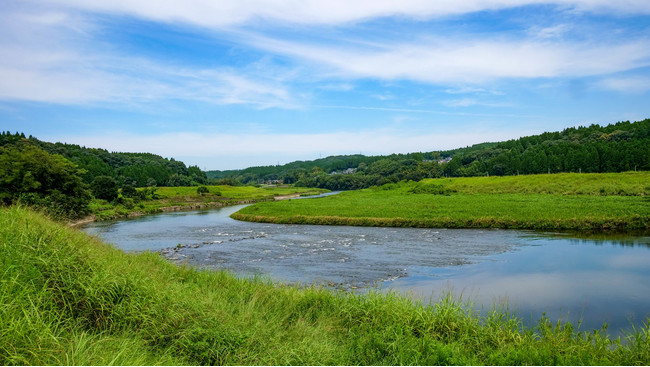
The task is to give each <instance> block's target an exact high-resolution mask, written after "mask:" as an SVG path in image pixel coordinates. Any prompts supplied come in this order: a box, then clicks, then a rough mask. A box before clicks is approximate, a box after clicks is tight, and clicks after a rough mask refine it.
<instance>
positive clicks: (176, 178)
mask: <svg viewBox="0 0 650 367" xmlns="http://www.w3.org/2000/svg"><path fill="white" fill-rule="evenodd" d="M25 143H31V144H33V145H34V146H36V147H39V148H40V149H42V150H44V151H46V152H48V153H50V154H58V155H61V156H63V157H64V158H66V159H68V160H69V161H70V162H72V163H74V164H76V165H77V167H78V168H80V169H82V170H83V172H82V173H81V177H82V179H83V181H84V182H85V183H87V184H90V183H91V182H92V181H93V180H94V179H95V178H96V177H98V176H110V177H113V178H114V179H115V180H116V181H117V182H118V184H119V185H120V186H121V185H125V184H126V185H132V186H134V187H145V186H192V185H198V184H205V183H207V177H206V175H205V172H203V171H201V170H200V169H199V168H198V167H197V166H190V167H187V166H186V165H185V163H183V162H181V161H177V160H174V158H169V159H168V158H163V157H161V156H159V155H156V154H151V153H119V152H109V151H107V150H105V149H96V148H86V147H81V146H79V145H74V144H63V143H49V142H44V141H40V140H38V139H36V138H35V137H32V136H29V137H28V138H27V137H25V134H23V133H15V134H12V133H10V132H3V133H1V134H0V146H7V145H12V146H16V145H17V144H25Z"/></svg>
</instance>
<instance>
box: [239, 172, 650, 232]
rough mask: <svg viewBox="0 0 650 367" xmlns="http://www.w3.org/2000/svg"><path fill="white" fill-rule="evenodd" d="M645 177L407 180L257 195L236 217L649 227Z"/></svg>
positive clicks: (649, 188) (405, 223)
mask: <svg viewBox="0 0 650 367" xmlns="http://www.w3.org/2000/svg"><path fill="white" fill-rule="evenodd" d="M648 182H650V173H648V172H629V173H610V174H575V173H574V174H570V173H569V174H552V175H529V176H508V177H473V178H453V179H429V180H424V181H421V182H419V183H416V182H406V181H403V182H400V183H398V184H388V185H384V186H380V187H374V188H369V189H364V190H359V191H348V192H343V193H341V194H338V195H332V196H328V197H325V198H320V199H314V200H299V201H290V202H276V203H258V204H255V205H252V206H249V207H246V208H243V209H242V210H240V211H239V212H237V213H235V214H233V215H232V217H233V218H235V219H239V220H249V221H258V222H274V223H298V224H335V225H359V226H391V227H431V228H436V227H445V228H521V229H544V230H551V229H552V230H646V231H647V230H650V205H648V198H649V197H650V185H649V184H648ZM427 194H428V195H427ZM431 194H433V195H431ZM448 194H450V195H448Z"/></svg>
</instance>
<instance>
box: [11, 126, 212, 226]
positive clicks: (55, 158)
mask: <svg viewBox="0 0 650 367" xmlns="http://www.w3.org/2000/svg"><path fill="white" fill-rule="evenodd" d="M208 182H209V180H208V178H207V177H206V174H205V172H203V171H201V170H200V169H199V168H198V167H196V166H190V167H187V166H186V165H185V163H183V162H181V161H177V160H174V159H173V158H170V159H167V158H163V157H161V156H158V155H155V154H151V153H115V152H108V151H106V150H104V149H94V148H85V147H80V146H78V145H72V144H62V143H48V142H43V141H40V140H38V139H36V138H34V137H32V136H30V137H26V136H25V135H24V133H14V134H12V133H10V132H2V133H0V204H4V205H11V204H14V203H22V204H26V205H30V206H34V207H39V208H43V209H45V210H47V211H48V212H49V213H51V214H54V215H56V216H61V217H68V218H75V217H81V216H83V215H85V214H87V213H88V212H89V207H88V205H89V203H90V202H91V200H92V198H93V197H95V198H97V199H102V200H107V201H109V202H110V201H115V200H120V199H124V198H127V197H129V198H134V199H138V198H139V196H146V195H147V194H148V195H150V196H151V195H152V192H153V191H151V189H149V190H140V191H136V189H135V188H136V187H155V186H196V185H201V184H206V183H208ZM120 193H121V196H120Z"/></svg>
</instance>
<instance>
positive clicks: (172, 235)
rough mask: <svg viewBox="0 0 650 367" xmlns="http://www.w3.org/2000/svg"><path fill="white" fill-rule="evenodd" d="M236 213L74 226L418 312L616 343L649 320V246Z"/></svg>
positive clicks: (186, 259)
mask: <svg viewBox="0 0 650 367" xmlns="http://www.w3.org/2000/svg"><path fill="white" fill-rule="evenodd" d="M242 207H243V206H233V207H226V208H221V209H213V210H205V211H191V212H173V213H164V214H158V215H150V216H143V217H139V218H134V219H126V220H119V221H112V222H96V223H91V224H89V225H86V226H84V227H83V230H84V231H85V232H87V233H89V234H92V235H97V236H98V237H100V238H102V239H103V240H105V241H106V242H109V243H112V244H114V245H115V246H116V247H118V248H120V249H123V250H125V251H157V252H160V253H161V254H163V255H164V256H165V257H166V258H168V259H169V260H171V261H174V262H177V263H189V264H192V265H196V266H199V267H204V268H210V269H227V270H230V271H233V272H234V273H236V274H239V275H242V276H250V275H256V274H258V275H263V276H266V277H269V278H271V279H273V280H275V281H279V282H285V283H319V284H322V285H325V286H328V287H333V288H337V289H347V290H355V291H365V290H367V289H379V290H381V291H386V290H394V291H397V292H400V293H404V294H406V295H407V296H409V297H413V298H418V299H422V300H424V301H425V302H428V301H429V300H434V301H435V300H436V299H438V298H439V297H440V296H441V295H443V294H445V293H446V292H452V293H453V294H455V295H457V296H459V297H462V298H463V299H464V300H469V301H471V302H472V303H473V304H474V305H475V307H476V308H477V309H478V310H481V309H483V310H487V309H489V308H491V307H493V306H504V307H507V308H508V309H509V311H511V312H513V313H515V314H517V315H518V316H519V317H521V318H522V320H523V321H524V323H525V324H527V325H532V324H534V323H535V322H536V320H538V319H539V318H540V317H541V316H542V314H545V315H546V316H547V317H549V318H550V319H551V320H558V319H562V320H565V321H571V322H573V323H580V324H581V325H582V326H581V329H582V330H591V329H595V328H596V329H599V328H600V327H601V326H602V325H603V324H604V323H607V324H608V325H609V329H608V332H609V333H610V334H611V335H620V331H621V330H629V329H630V328H631V325H635V326H637V327H638V326H641V325H643V322H644V321H645V320H646V319H647V318H648V317H650V237H647V236H636V237H635V236H626V237H617V238H607V237H604V238H588V239H579V238H575V237H570V236H566V235H559V234H549V233H539V232H531V231H515V230H479V229H420V228H370V227H345V226H341V227H334V226H313V225H282V224H265V223H249V222H240V221H235V220H233V219H231V218H230V217H229V215H230V214H232V213H234V212H235V211H237V210H239V209H240V208H242Z"/></svg>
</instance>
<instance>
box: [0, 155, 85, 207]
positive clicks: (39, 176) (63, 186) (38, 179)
mask: <svg viewBox="0 0 650 367" xmlns="http://www.w3.org/2000/svg"><path fill="white" fill-rule="evenodd" d="M81 173H82V172H81V171H80V170H79V169H77V166H76V165H75V164H73V163H72V162H70V161H68V160H67V159H65V158H63V157H62V156H60V155H51V154H48V153H46V152H45V151H43V150H42V149H39V148H38V147H36V146H34V145H33V144H30V143H29V142H18V143H17V144H15V145H6V146H0V201H1V202H2V203H3V204H5V205H8V204H12V203H16V202H22V203H24V204H28V205H33V206H36V207H40V208H44V209H46V210H47V211H48V212H50V213H52V214H55V215H57V216H64V217H78V216H81V215H83V214H85V213H86V212H87V210H88V208H87V207H88V203H89V202H90V199H91V196H90V192H89V191H88V188H87V185H85V184H84V183H83V182H82V180H81V177H80V174H81Z"/></svg>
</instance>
